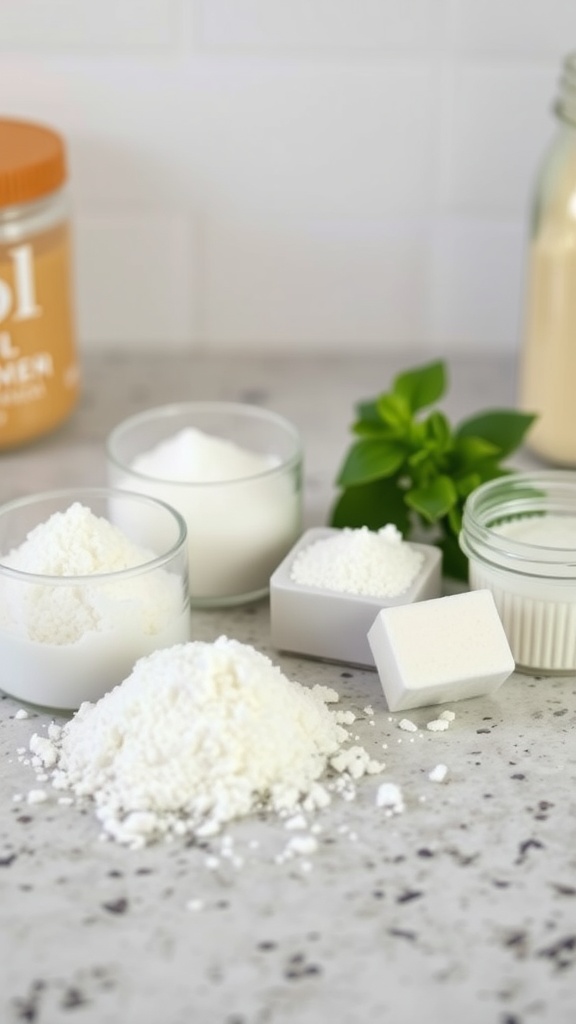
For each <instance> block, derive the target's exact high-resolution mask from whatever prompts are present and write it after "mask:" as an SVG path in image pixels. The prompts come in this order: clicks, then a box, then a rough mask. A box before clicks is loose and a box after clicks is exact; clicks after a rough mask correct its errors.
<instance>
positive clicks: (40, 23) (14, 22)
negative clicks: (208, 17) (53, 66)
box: [0, 0, 182, 53]
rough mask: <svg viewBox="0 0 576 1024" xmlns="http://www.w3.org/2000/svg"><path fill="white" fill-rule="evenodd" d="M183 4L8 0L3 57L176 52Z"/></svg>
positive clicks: (2, 14)
mask: <svg viewBox="0 0 576 1024" xmlns="http://www.w3.org/2000/svg"><path fill="white" fill-rule="evenodd" d="M181 31H182V2H181V0H96V2H94V3H92V2H89V0H50V2H47V0H3V2H2V3H0V52H5V51H14V50H22V51H28V52H29V51H37V52H40V53H45V52H51V51H67V52H71V53H75V52H78V51H79V52H82V53H91V52H96V53H99V52H102V51H104V52H106V51H108V52H110V51H112V52H113V51H115V50H119V51H122V52H132V53H140V52H141V51H142V50H146V51H148V50H151V49H152V50H165V49H169V50H170V49H171V50H176V49H177V48H178V47H179V43H180V39H181Z"/></svg>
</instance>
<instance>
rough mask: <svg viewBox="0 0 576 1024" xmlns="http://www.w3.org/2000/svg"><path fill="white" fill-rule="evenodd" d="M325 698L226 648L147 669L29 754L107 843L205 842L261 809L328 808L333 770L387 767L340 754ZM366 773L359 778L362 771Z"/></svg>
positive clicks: (240, 648) (190, 649)
mask: <svg viewBox="0 0 576 1024" xmlns="http://www.w3.org/2000/svg"><path fill="white" fill-rule="evenodd" d="M337 700H338V695H337V694H336V693H335V691H332V690H328V689H327V688H326V687H317V688H313V689H311V690H310V689H308V688H306V687H305V686H303V685H302V684H300V683H297V682H291V681H290V680H288V679H287V678H286V677H285V676H284V675H283V674H282V672H281V671H280V669H279V668H278V667H277V666H275V665H273V664H272V662H271V661H270V659H269V658H268V657H266V656H265V655H263V654H261V653H259V652H258V651H256V650H255V649H254V648H253V647H251V646H249V645H245V644H242V643H240V642H239V641H236V640H231V639H228V638H227V637H224V636H221V637H219V639H217V640H216V641H215V642H214V643H211V644H210V643H205V642H202V641H194V642H190V643H185V644H178V645H176V646H174V647H170V648H166V649H164V650H160V651H156V652H154V653H153V654H151V655H149V656H147V657H145V658H142V659H140V661H138V662H137V663H136V665H135V666H134V669H133V671H132V673H131V675H130V676H129V677H128V678H127V679H125V680H124V682H123V683H121V685H119V686H117V687H116V688H115V689H114V690H112V691H111V692H110V693H108V694H106V696H104V697H103V698H102V699H101V700H99V701H98V702H97V703H96V704H88V703H85V704H83V705H82V706H81V707H80V709H79V710H78V712H77V713H76V715H75V716H74V717H73V718H72V719H71V720H70V722H68V723H67V724H66V725H65V726H64V727H63V728H62V730H59V729H57V728H53V729H52V731H51V733H50V734H49V738H48V739H46V738H45V737H40V736H38V735H35V736H33V737H32V740H31V741H30V749H31V750H32V752H33V754H34V755H35V756H36V758H39V759H40V761H41V762H43V763H44V764H45V765H48V764H51V765H52V766H54V767H53V772H52V782H53V785H54V786H55V787H56V788H58V789H68V790H71V791H72V792H73V793H74V794H75V795H76V796H77V797H83V796H87V797H91V798H92V799H93V800H94V801H95V803H96V808H97V811H96V813H97V816H98V818H99V819H100V821H101V823H102V826H103V829H104V832H105V834H107V835H108V836H109V837H111V838H113V839H115V840H117V841H118V842H121V843H126V844H128V845H131V846H133V847H138V846H142V845H144V844H145V843H146V842H148V841H151V840H153V839H158V838H161V837H162V836H165V835H168V834H172V835H189V834H195V835H197V836H207V835H211V834H214V833H215V832H217V831H219V829H220V828H221V827H222V825H223V824H224V823H226V822H228V821H230V820H231V819H233V818H238V817H242V816H244V815H248V814H250V813H252V812H254V811H255V810H258V809H264V810H270V811H274V812H276V813H278V814H286V813H292V812H293V811H296V810H298V808H299V807H301V806H306V808H307V809H309V810H310V809H316V808H318V807H322V806H325V805H326V804H327V803H329V802H330V795H329V792H328V790H327V788H326V787H325V786H324V785H323V784H322V783H320V782H319V780H320V778H321V776H322V775H323V773H324V772H325V771H326V769H327V768H328V767H329V765H330V764H331V763H332V762H333V763H334V769H333V770H334V771H336V772H345V771H346V770H347V768H348V766H349V764H350V763H351V762H353V765H354V768H355V771H354V775H353V777H354V778H357V777H358V775H359V774H366V773H370V774H371V773H376V772H379V771H380V770H381V769H382V768H383V765H381V764H379V763H378V762H376V761H373V760H372V759H371V758H370V757H369V756H368V754H367V753H366V751H361V753H362V755H363V756H362V757H360V756H359V753H360V752H359V748H356V747H354V748H352V750H351V751H350V756H347V755H348V751H346V750H343V746H342V745H343V744H344V743H345V742H346V740H347V739H348V738H349V734H348V732H347V730H346V729H344V728H343V727H342V726H341V725H340V724H339V723H338V715H337V713H333V712H331V711H330V710H329V708H328V707H327V703H328V702H332V701H337ZM359 765H361V768H359V767H358V766H359Z"/></svg>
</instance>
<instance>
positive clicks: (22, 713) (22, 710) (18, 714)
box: [14, 708, 29, 718]
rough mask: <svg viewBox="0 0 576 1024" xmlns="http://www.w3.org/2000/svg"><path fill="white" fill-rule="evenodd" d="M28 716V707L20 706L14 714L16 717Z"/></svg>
mask: <svg viewBox="0 0 576 1024" xmlns="http://www.w3.org/2000/svg"><path fill="white" fill-rule="evenodd" d="M28 717H29V716H28V712H27V711H26V708H18V711H17V712H16V714H15V715H14V718H28Z"/></svg>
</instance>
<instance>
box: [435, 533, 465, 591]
mask: <svg viewBox="0 0 576 1024" xmlns="http://www.w3.org/2000/svg"><path fill="white" fill-rule="evenodd" d="M438 547H439V548H440V549H441V551H442V572H443V573H444V575H445V576H450V577H451V578H452V579H454V580H461V581H462V582H464V583H467V582H468V559H467V558H466V555H465V554H464V552H463V551H462V549H461V548H460V545H459V543H458V538H457V537H455V536H454V534H450V533H447V534H446V535H445V536H444V537H442V539H441V540H440V541H439V542H438Z"/></svg>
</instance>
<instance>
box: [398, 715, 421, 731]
mask: <svg viewBox="0 0 576 1024" xmlns="http://www.w3.org/2000/svg"><path fill="white" fill-rule="evenodd" d="M398 728H399V729H404V731H405V732H418V726H417V725H415V724H414V722H411V721H410V719H409V718H401V719H400V721H399V722H398Z"/></svg>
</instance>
